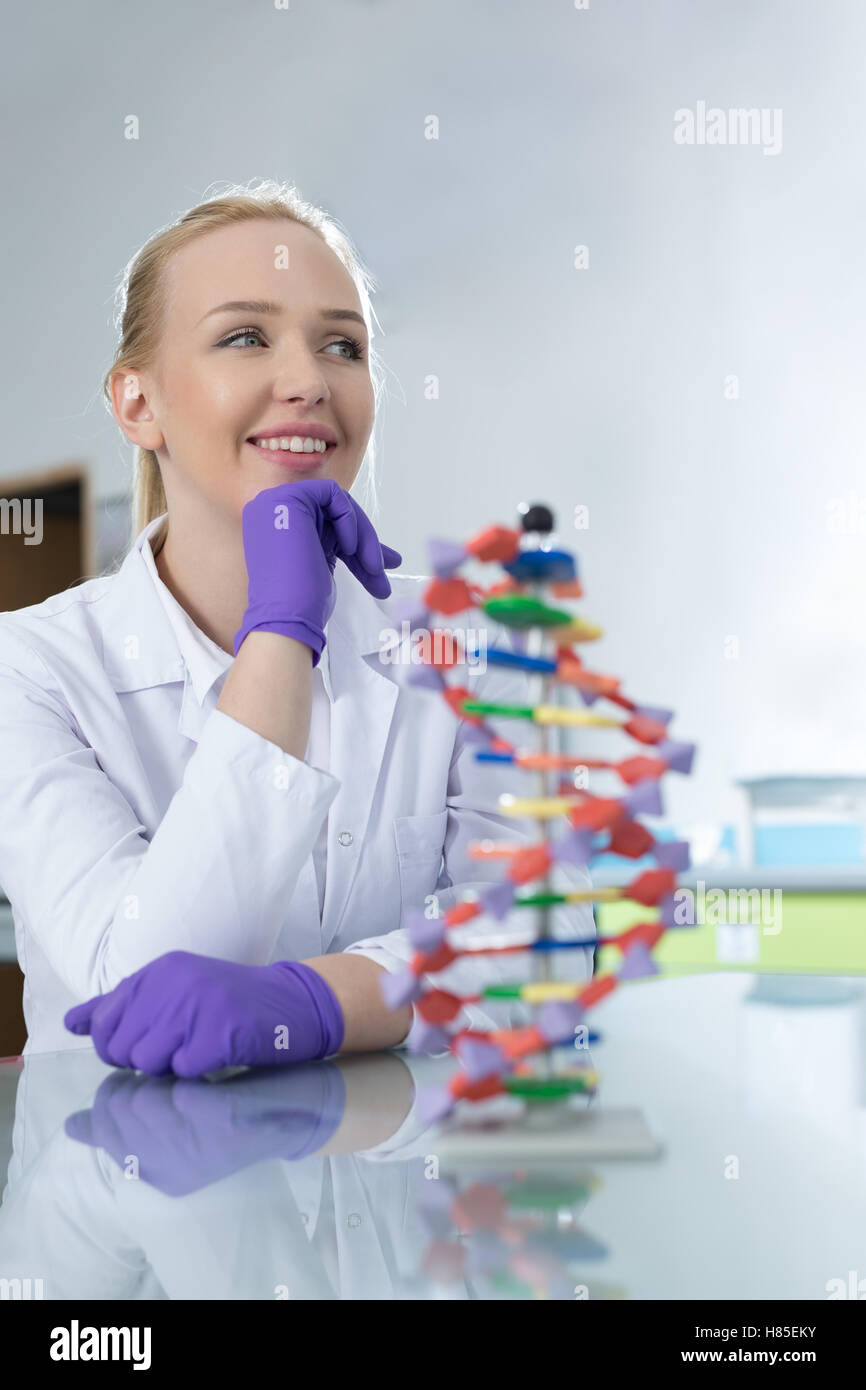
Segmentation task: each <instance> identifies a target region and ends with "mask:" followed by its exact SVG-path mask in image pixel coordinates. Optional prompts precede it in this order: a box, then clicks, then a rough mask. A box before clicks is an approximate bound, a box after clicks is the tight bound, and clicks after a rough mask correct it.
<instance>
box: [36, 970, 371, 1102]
mask: <svg viewBox="0 0 866 1390" xmlns="http://www.w3.org/2000/svg"><path fill="white" fill-rule="evenodd" d="M63 1021H64V1023H65V1024H66V1027H67V1028H68V1029H69V1030H70V1032H72V1033H78V1034H79V1035H81V1034H83V1033H89V1034H90V1036H91V1038H92V1039H93V1045H94V1047H95V1048H96V1051H97V1052H98V1053H99V1056H100V1057H101V1058H102V1060H103V1061H104V1062H108V1063H109V1064H110V1065H111V1066H115V1067H134V1068H136V1069H137V1070H138V1071H144V1072H148V1073H149V1074H150V1075H151V1076H165V1075H166V1074H167V1073H168V1072H171V1071H173V1072H174V1073H175V1074H176V1075H177V1076H203V1075H204V1073H205V1072H209V1071H218V1070H219V1069H220V1068H221V1067H232V1066H247V1067H275V1066H277V1067H278V1066H285V1065H287V1064H288V1063H291V1062H304V1061H308V1060H309V1059H310V1058H314V1057H328V1056H330V1055H331V1053H333V1052H339V1050H340V1048H341V1047H342V1045H343V1037H344V1022H343V1011H342V1009H341V1008H340V1004H339V1001H338V1000H337V997H336V995H335V994H334V992H333V990H332V989H331V987H330V985H328V984H327V982H326V981H325V980H324V979H323V978H322V976H321V975H319V974H318V973H317V972H316V971H315V970H313V968H312V967H311V966H309V965H304V964H303V962H301V961H285V960H282V961H276V962H274V964H273V965H237V964H236V963H235V962H234V961H228V960H217V959H215V958H214V957H213V956H200V955H195V954H194V953H193V952H191V951H168V952H167V953H166V954H165V955H163V956H159V957H158V958H157V959H156V960H152V961H150V962H149V963H148V964H147V965H144V966H142V968H141V969H140V970H136V971H135V973H134V974H133V975H128V976H127V978H126V979H125V980H121V982H120V984H119V985H118V986H117V988H116V989H113V990H110V991H109V993H108V994H98V995H96V996H95V998H93V999H88V1000H87V1002H86V1003H84V1004H77V1005H76V1006H75V1008H73V1009H70V1010H69V1011H68V1013H66V1015H65V1016H64V1020H63Z"/></svg>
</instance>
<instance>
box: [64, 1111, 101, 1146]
mask: <svg viewBox="0 0 866 1390" xmlns="http://www.w3.org/2000/svg"><path fill="white" fill-rule="evenodd" d="M63 1128H64V1129H65V1130H66V1133H67V1134H68V1135H69V1138H70V1139H77V1140H78V1142H79V1143H80V1144H93V1145H96V1143H97V1140H96V1135H95V1134H94V1133H93V1120H92V1118H91V1113H90V1111H89V1110H76V1111H75V1112H74V1113H73V1114H72V1115H67V1116H66V1119H65V1120H64V1121H63Z"/></svg>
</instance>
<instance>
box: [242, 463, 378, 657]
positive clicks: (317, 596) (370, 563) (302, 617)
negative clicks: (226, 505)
mask: <svg viewBox="0 0 866 1390" xmlns="http://www.w3.org/2000/svg"><path fill="white" fill-rule="evenodd" d="M242 526H243V537H244V556H245V559H246V565H247V576H248V579H249V585H248V593H247V600H248V602H247V611H246V613H245V614H244V619H243V622H242V623H241V626H240V628H239V630H238V632H237V633H236V634H235V639H234V653H235V656H237V654H238V652H239V650H240V647H241V643H242V642H243V640H244V638H245V637H246V636H247V634H248V633H249V632H252V631H254V630H255V631H259V632H280V633H282V634H283V635H284V636H287V637H294V638H296V639H297V641H299V642H305V643H306V644H307V646H308V647H310V648H311V649H312V652H313V665H314V666H317V665H318V664H319V658H320V657H321V655H322V651H323V650H324V646H325V624H326V623H327V621H328V619H329V618H330V616H331V614H332V613H333V611H334V604H335V603H336V601H337V590H336V585H335V584H334V568H335V566H336V563H337V560H338V559H339V560H342V561H343V563H344V564H345V565H346V566H347V568H348V569H350V570H351V572H352V574H354V576H355V578H356V579H358V580H359V581H360V582H361V583H362V584H363V585H364V587H365V589H367V590H369V592H370V593H371V594H372V595H373V597H374V598H387V597H388V595H389V594H390V592H391V585H390V583H389V582H388V576H387V575H386V574H385V570H386V568H387V569H393V568H394V567H395V566H396V565H399V564H401V563H402V558H403V557H402V556H401V555H400V553H399V551H396V550H392V549H391V547H390V546H388V545H380V544H379V538H378V536H377V535H376V532H375V530H374V529H373V524H372V522H371V521H370V519H369V517H368V516H367V514H366V513H365V512H364V511H363V510H362V508H361V507H359V506H358V503H357V502H356V501H355V499H354V498H353V497H350V496H349V494H348V492H346V491H345V489H344V488H341V487H340V485H339V483H335V482H334V481H333V479H330V478H309V479H304V480H303V481H301V482H297V483H280V484H279V485H278V486H277V487H270V488H265V489H264V491H263V492H260V493H258V495H257V496H256V497H254V498H253V499H252V501H250V502H247V504H246V506H245V507H244V509H243V516H242Z"/></svg>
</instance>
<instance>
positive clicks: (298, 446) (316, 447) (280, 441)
mask: <svg viewBox="0 0 866 1390" xmlns="http://www.w3.org/2000/svg"><path fill="white" fill-rule="evenodd" d="M255 442H256V444H258V446H259V448H260V449H287V450H289V451H290V452H291V453H293V454H323V453H324V452H325V450H326V449H327V447H328V446H327V444H326V443H325V441H324V439H310V437H309V436H308V435H299V434H293V435H291V436H289V435H285V434H284V435H281V436H280V437H279V438H276V437H274V438H273V439H256V441H255Z"/></svg>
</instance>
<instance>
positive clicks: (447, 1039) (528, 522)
mask: <svg viewBox="0 0 866 1390" xmlns="http://www.w3.org/2000/svg"><path fill="white" fill-rule="evenodd" d="M519 514H520V528H519V529H518V528H516V527H506V526H498V525H492V526H489V527H487V528H485V529H484V530H482V531H480V532H478V533H477V534H475V535H473V536H471V537H470V538H469V540H467V541H466V542H465V543H462V544H461V543H459V542H454V541H450V540H445V539H438V538H436V539H432V540H430V541H429V542H428V553H429V558H430V568H431V570H432V578H431V579H430V581H429V583H428V584H427V585H426V587H425V589H424V591H423V595H422V598H421V602H420V604H417V603H416V604H415V605H414V607H413V612H412V617H411V621H410V628H411V629H412V630H413V631H414V630H415V629H416V628H422V627H423V628H425V629H426V631H427V632H429V633H432V635H433V637H435V636H436V635H437V634H436V631H435V621H436V615H445V616H447V617H449V618H450V617H453V615H455V614H461V613H465V612H466V611H467V610H470V609H476V610H480V611H481V612H483V613H484V614H486V615H488V617H489V618H491V619H492V620H493V621H494V622H495V623H497V624H499V625H500V627H503V628H505V629H507V630H508V633H509V636H510V637H511V646H510V647H505V646H498V647H497V646H488V647H487V649H486V652H485V653H484V656H485V658H486V662H487V663H488V664H489V665H493V666H497V665H498V666H501V667H511V668H515V669H516V670H517V671H519V672H523V673H526V675H527V678H528V679H527V682H526V683H527V686H528V688H529V690H530V692H531V694H530V700H531V702H530V703H526V704H502V703H487V702H484V701H482V700H478V699H475V698H473V694H472V692H471V691H470V690H469V689H468V688H467V687H466V686H463V685H459V684H456V683H454V681H449V678H448V676H449V672H452V671H453V668H454V667H455V666H457V665H459V664H461V663H465V662H467V661H471V660H473V659H476V658H478V656H479V655H480V652H479V650H477V649H476V650H471V651H468V650H467V649H466V648H467V643H466V641H465V640H464V642H463V643H462V645H461V643H460V642H459V641H452V642H450V643H449V642H442V641H439V642H433V643H432V644H428V647H427V649H426V653H425V655H424V656H423V658H422V660H423V663H424V664H423V665H422V666H421V667H420V669H419V671H418V672H417V673H415V674H414V675H413V677H411V678H410V679H412V680H413V681H414V683H420V684H423V685H429V686H431V687H432V688H434V689H437V690H439V691H440V692H441V694H442V696H443V697H444V698H445V700H446V701H447V702H448V704H449V706H450V707H451V709H452V711H453V712H454V714H455V715H457V717H458V718H459V719H461V720H465V721H467V723H468V725H469V726H470V728H469V730H468V731H467V732H468V735H469V737H470V740H471V742H472V743H473V744H475V745H477V746H476V747H475V749H474V757H475V758H476V759H477V760H478V761H480V762H487V763H493V762H495V763H500V764H507V765H510V766H513V768H514V770H515V783H516V787H517V789H516V790H515V792H514V794H510V793H509V794H504V795H501V796H500V797H499V798H498V802H497V809H498V812H499V814H500V815H504V816H515V817H522V818H531V820H532V821H534V822H535V823H536V824H537V827H538V830H537V836H536V839H535V841H534V843H531V844H529V845H527V844H526V843H525V842H520V843H517V844H515V843H513V842H510V841H508V840H507V839H500V840H482V841H475V842H473V843H472V844H470V846H469V849H468V853H469V855H470V857H472V858H473V859H477V860H479V861H481V860H485V859H486V860H491V859H492V860H499V861H501V862H502V864H503V866H504V869H503V873H502V876H501V877H500V878H499V879H498V880H494V881H492V882H491V883H490V886H489V887H487V886H485V887H484V888H483V889H481V890H480V891H479V890H478V889H476V888H474V887H473V888H472V889H471V890H470V891H468V892H466V893H464V894H462V896H461V897H460V899H459V900H458V901H457V902H455V904H454V905H453V906H451V907H450V908H448V909H447V910H446V911H444V912H443V913H441V914H438V913H437V914H436V915H434V916H429V915H428V914H427V912H426V911H422V910H421V909H420V908H418V909H415V908H410V909H409V910H407V911H406V912H405V914H404V927H405V928H406V931H407V934H408V938H409V941H410V943H411V945H412V947H413V948H414V951H415V954H414V955H413V957H412V959H411V960H410V962H409V964H408V966H407V967H406V968H405V969H403V970H402V971H399V972H397V973H394V974H390V975H385V976H383V979H382V992H383V997H384V1000H385V1002H386V1004H387V1005H388V1007H390V1008H392V1009H398V1008H402V1007H403V1006H405V1005H406V1004H407V1003H410V1002H411V1003H412V1004H413V1006H414V1011H415V1015H416V1021H415V1026H413V1029H412V1030H411V1034H410V1041H409V1047H410V1049H411V1050H412V1051H413V1052H424V1053H430V1052H451V1053H453V1055H454V1056H455V1057H456V1058H457V1059H458V1060H459V1063H460V1067H459V1068H458V1069H457V1070H456V1071H455V1073H454V1074H453V1075H452V1077H451V1078H450V1080H449V1082H448V1084H447V1086H444V1087H429V1088H426V1089H425V1090H423V1091H422V1092H421V1094H420V1095H419V1097H418V1106H419V1113H420V1114H421V1117H422V1118H423V1119H424V1120H425V1121H426V1122H428V1123H433V1122H436V1121H438V1120H443V1119H444V1118H445V1117H446V1116H448V1115H449V1114H451V1112H452V1111H454V1110H455V1107H457V1106H458V1103H459V1102H478V1101H483V1100H486V1099H488V1098H490V1097H493V1096H500V1095H510V1096H515V1097H519V1098H521V1099H522V1101H523V1102H524V1103H525V1105H527V1106H533V1107H534V1106H535V1105H537V1104H538V1103H542V1102H544V1103H547V1104H551V1103H554V1104H555V1103H556V1102H562V1101H567V1100H568V1099H569V1098H570V1097H575V1096H578V1095H585V1096H587V1097H592V1096H593V1095H594V1094H595V1091H596V1089H597V1086H598V1081H599V1077H598V1074H597V1073H596V1072H595V1071H594V1070H593V1069H592V1068H591V1067H589V1066H587V1065H575V1064H574V1063H573V1060H572V1059H573V1056H574V1054H575V1052H576V1051H577V1050H578V1042H577V1041H576V1040H577V1039H578V1038H580V1046H583V1047H588V1045H589V1044H591V1043H592V1042H593V1041H595V1040H597V1038H598V1034H596V1033H593V1032H592V1031H591V1030H590V1029H589V1025H588V1024H587V1022H586V1018H587V1015H588V1013H589V1012H590V1010H592V1008H593V1007H594V1006H595V1005H597V1004H598V1003H599V1002H600V1001H601V1000H602V999H604V998H606V997H607V996H609V995H610V994H611V992H612V991H613V990H615V989H616V988H617V987H618V985H619V984H620V983H621V982H623V981H627V980H637V979H640V978H646V977H648V976H652V975H655V974H658V973H659V971H658V965H657V963H656V961H655V960H654V958H653V951H654V948H655V947H656V945H657V944H658V942H659V941H660V939H661V938H662V936H663V935H664V933H665V932H666V931H667V930H669V929H671V928H674V927H680V926H682V925H687V924H685V923H682V922H680V921H678V920H677V910H676V909H677V902H676V896H675V893H676V884H677V874H678V873H679V872H680V871H682V870H685V869H688V868H689V866H690V855H689V844H688V841H687V840H678V839H670V838H667V839H665V838H657V837H656V836H655V835H654V834H653V833H652V832H651V830H650V829H649V828H648V827H647V826H646V825H645V824H644V823H643V822H642V821H641V819H640V817H641V816H661V815H663V806H662V797H661V780H662V778H663V777H664V775H665V774H666V773H668V772H677V773H684V774H688V773H689V772H691V770H692V764H693V759H694V754H695V745H694V744H693V743H687V742H680V741H675V740H674V739H672V738H671V737H670V735H669V725H670V723H671V720H672V718H673V711H672V710H668V709H659V708H656V707H652V706H648V705H644V704H641V703H639V702H638V701H635V700H633V699H631V698H630V697H629V696H628V695H626V694H625V693H624V691H623V690H622V682H621V680H620V679H618V678H617V677H614V676H611V675H605V674H602V673H600V672H598V671H593V670H590V669H589V668H588V667H587V666H586V665H585V664H584V661H583V659H582V658H581V656H580V655H579V654H578V651H577V650H576V648H578V647H582V646H583V644H585V643H588V642H590V641H594V640H596V639H597V638H599V637H601V636H603V632H602V629H601V628H599V627H597V626H595V625H594V624H592V623H590V622H588V621H586V620H585V619H584V618H582V617H579V616H577V615H576V614H575V613H574V612H572V611H570V610H569V609H567V608H564V607H562V603H563V601H570V600H574V599H580V598H582V597H583V588H582V585H581V583H580V579H579V576H578V568H577V560H576V557H575V556H574V555H573V554H572V553H571V552H569V551H567V550H565V549H562V548H560V547H559V545H558V544H553V543H552V542H551V537H552V536H553V535H554V534H555V532H554V525H555V518H554V514H553V512H552V510H551V508H550V507H548V506H545V505H544V504H522V505H521V507H520V508H519ZM471 561H474V562H477V563H478V564H480V565H481V566H487V565H491V566H492V565H498V566H499V567H500V568H501V569H502V570H504V571H505V576H504V578H499V579H497V580H496V582H494V583H493V584H491V585H490V586H489V587H483V586H481V585H479V584H477V583H473V582H472V581H471V580H469V579H467V578H466V577H464V576H462V575H461V574H460V572H459V571H460V570H461V568H462V567H463V566H464V565H466V564H468V563H469V562H471ZM431 624H433V625H434V626H433V627H431ZM464 631H467V630H466V629H464ZM569 688H570V689H569ZM572 691H577V694H578V696H579V703H577V702H576V701H575V699H574V696H573V694H572V693H571V692H572ZM563 694H567V695H569V696H570V701H571V702H570V703H567V702H565V701H563V699H562V695H563ZM491 718H496V719H497V721H498V722H499V721H503V720H514V721H515V723H516V724H517V726H518V728H521V727H523V728H525V727H526V726H527V725H528V726H530V728H531V735H532V739H531V741H532V744H533V746H532V747H531V748H527V747H525V746H524V745H523V743H522V742H521V741H520V735H519V734H518V735H515V737H516V739H517V740H518V741H517V742H516V743H512V742H510V741H509V740H506V739H504V738H503V737H501V736H500V735H499V734H498V733H497V732H496V731H495V730H494V729H493V728H492V727H491V726H490V724H489V723H488V722H487V721H488V720H489V719H491ZM556 728H562V729H569V728H570V729H586V728H598V729H618V730H620V731H621V733H622V734H625V735H627V736H628V738H630V739H631V740H633V741H634V743H635V744H636V745H637V747H636V748H635V749H634V752H633V755H632V756H630V757H626V758H620V759H617V760H611V759H603V758H587V757H584V756H582V755H579V754H576V753H562V752H553V751H551V744H550V736H551V732H552V731H553V730H554V729H556ZM593 771H596V772H597V771H603V772H605V773H608V774H610V773H613V774H615V775H616V777H617V778H618V783H617V787H618V788H619V787H621V788H623V791H622V794H621V795H618V796H599V795H595V794H593V793H592V792H590V791H589V790H588V788H587V787H586V786H581V785H580V782H582V781H587V782H588V780H589V773H591V772H593ZM526 774H529V775H530V776H534V778H535V779H536V785H535V788H534V789H533V790H535V791H537V794H535V795H525V794H524V795H521V794H520V788H521V785H523V784H521V782H520V777H521V775H523V776H524V777H525V775H526ZM563 819H564V821H565V822H566V827H567V828H566V829H565V832H564V833H562V834H558V835H556V836H555V835H554V834H553V827H554V824H555V823H556V822H562V820H563ZM600 855H604V856H609V855H615V856H621V857H623V858H624V859H625V860H636V859H640V858H644V857H645V856H649V858H650V860H651V861H653V862H654V867H650V868H646V869H644V870H643V871H642V872H639V873H636V874H635V875H634V877H632V878H631V879H630V881H629V882H627V883H625V884H622V885H616V886H612V887H611V886H608V887H601V886H592V880H591V867H592V863H593V861H594V860H595V859H597V858H598V857H599V856H600ZM555 865H564V866H569V865H570V866H582V867H583V869H584V870H585V871H586V876H587V880H588V882H589V884H590V886H588V887H585V888H581V889H576V890H563V891H555V890H554V889H553V887H552V884H551V874H552V871H553V868H554V866H555ZM626 872H628V870H626ZM527 885H529V886H530V887H533V886H534V891H528V892H524V891H521V890H523V889H524V888H525V887H526V886H527ZM434 896H435V895H434ZM620 899H622V900H631V902H633V903H637V904H640V905H641V906H642V907H643V908H645V909H647V913H646V918H645V920H641V921H638V922H637V923H635V924H634V925H632V926H630V927H628V928H627V929H625V930H622V931H619V932H618V933H616V934H612V935H608V936H606V937H605V936H603V935H602V936H599V935H597V933H594V934H593V936H592V937H590V938H589V939H586V938H582V939H580V940H573V939H570V938H563V937H562V936H561V935H559V936H557V935H556V934H555V933H554V931H553V930H552V920H551V918H552V913H553V911H554V910H555V909H558V905H563V904H568V903H609V902H613V901H616V900H620ZM527 909H533V910H534V917H535V922H536V926H535V931H534V935H533V936H532V937H531V938H530V939H528V940H527V938H526V931H527V927H526V925H525V924H526V921H527ZM653 913H654V914H655V915H652V914H653ZM485 914H486V915H487V916H488V917H490V918H493V919H494V920H495V921H496V922H497V923H502V924H503V933H504V934H505V935H506V936H507V934H508V928H509V927H510V926H511V924H512V922H517V923H518V924H521V925H520V939H519V940H518V941H515V942H511V941H507V940H506V942H505V944H502V941H501V940H499V941H498V944H491V945H486V944H484V943H483V942H482V945H481V946H480V947H479V946H478V945H477V944H473V945H472V946H470V947H467V946H466V945H465V944H464V945H458V944H457V942H456V938H457V936H458V935H459V933H458V930H457V929H458V928H461V927H465V925H466V924H467V923H469V922H471V921H472V920H473V919H474V918H478V917H481V916H482V915H485ZM638 915H639V916H643V914H641V913H639V914H638ZM521 919H522V923H521ZM463 936H464V937H465V932H464V933H463ZM605 946H610V947H613V948H615V954H614V956H613V959H615V960H616V961H617V962H618V969H616V970H615V971H614V970H608V971H606V972H605V973H600V974H598V973H596V974H593V976H592V977H591V978H589V979H584V980H568V981H563V980H557V979H554V978H553V973H554V972H553V969H552V958H553V955H554V954H555V953H557V952H560V951H568V950H573V949H580V950H583V951H584V952H586V951H587V948H590V949H592V948H595V949H598V948H601V947H605ZM518 951H529V952H531V953H532V959H531V963H532V971H531V974H532V975H533V978H532V979H531V980H529V981H520V982H517V981H515V982H514V983H508V982H507V981H505V982H503V981H502V980H498V981H497V982H495V983H489V984H487V985H483V986H482V988H481V989H480V991H479V992H478V993H477V994H473V995H466V994H460V993H457V992H455V991H454V990H453V989H444V988H441V987H437V984H436V982H435V979H434V980H433V981H431V980H430V978H429V977H431V976H433V977H435V976H436V975H437V973H439V972H442V971H445V970H446V969H447V968H448V967H449V966H450V965H452V964H453V963H454V962H455V961H457V960H458V959H459V958H460V957H461V956H462V955H463V956H465V955H472V956H477V955H485V954H486V955H490V956H492V955H494V954H497V953H499V954H501V953H508V952H511V953H515V952H518ZM608 954H609V953H608ZM485 1000H499V1001H506V1002H512V1003H513V1002H514V1001H518V1000H519V1001H522V1003H523V1004H524V1005H525V1006H528V1009H529V1012H530V1016H531V1018H532V1022H531V1023H529V1024H521V1025H519V1026H509V1027H500V1028H494V1029H492V1030H490V1029H477V1028H473V1027H467V1026H461V1025H460V1014H461V1012H462V1011H463V1010H464V1006H465V1005H467V1004H482V1006H483V1001H485ZM566 1047H567V1048H569V1049H571V1051H572V1057H571V1058H569V1064H568V1065H558V1064H557V1062H558V1060H561V1059H562V1057H563V1053H562V1051H561V1049H564V1048H566ZM557 1049H560V1051H559V1052H557Z"/></svg>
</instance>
